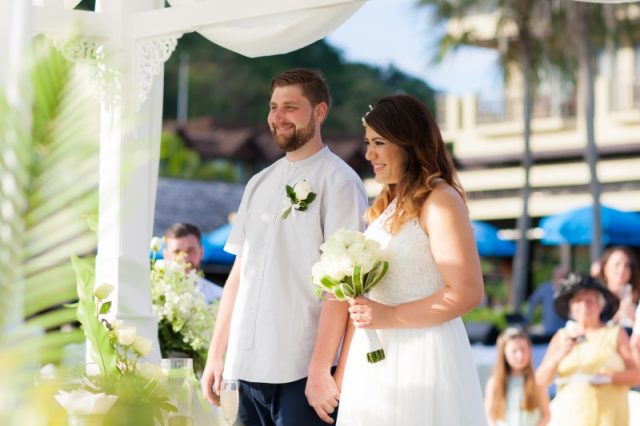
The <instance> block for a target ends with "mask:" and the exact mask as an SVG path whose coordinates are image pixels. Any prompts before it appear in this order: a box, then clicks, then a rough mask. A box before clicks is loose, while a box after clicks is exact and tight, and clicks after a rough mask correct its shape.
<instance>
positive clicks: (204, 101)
mask: <svg viewBox="0 0 640 426" xmlns="http://www.w3.org/2000/svg"><path fill="white" fill-rule="evenodd" d="M184 53H187V54H188V55H189V58H190V63H189V115H190V116H191V117H197V116H204V115H208V116H213V117H215V118H216V119H217V120H219V121H222V122H233V123H238V122H239V123H243V124H247V125H260V126H264V125H265V122H266V116H267V111H268V110H267V107H268V102H269V97H270V85H271V78H273V77H274V76H275V75H277V74H279V73H280V72H283V71H285V70H287V69H289V68H294V67H307V68H314V69H319V70H321V71H322V72H323V74H324V75H325V77H326V79H327V81H328V83H329V85H330V87H331V93H332V96H333V106H332V112H331V113H330V114H329V118H328V119H327V122H326V124H325V129H326V132H327V133H345V132H347V133H351V134H357V135H359V134H360V133H361V132H362V124H361V121H360V117H362V115H363V114H364V113H365V112H366V110H367V105H368V104H372V103H374V102H375V101H376V100H377V99H378V98H380V97H382V96H386V95H391V94H394V93H398V92H407V93H410V94H412V95H414V96H417V97H418V98H420V99H421V100H422V101H424V102H425V103H426V104H427V105H428V106H429V107H430V108H431V109H432V110H433V107H434V100H433V90H432V89H431V88H430V87H429V86H428V85H427V84H426V83H424V82H423V81H421V80H419V79H417V78H413V77H410V76H408V75H406V74H404V73H403V72H401V71H399V70H398V69H396V68H394V67H393V66H391V67H389V68H387V69H382V68H378V67H373V66H369V65H365V64H359V63H348V62H346V61H345V60H344V59H343V58H342V54H341V52H339V51H338V50H337V49H335V48H334V47H332V46H331V45H329V44H327V43H326V42H325V41H318V42H316V43H314V44H312V45H310V46H307V47H304V48H302V49H299V50H297V51H295V52H291V53H287V54H284V55H276V56H270V57H263V58H253V59H250V58H246V57H244V56H241V55H238V54H236V53H233V52H231V51H229V50H226V49H224V48H222V47H220V46H217V45H215V44H213V43H211V42H209V41H208V40H206V39H204V38H203V37H202V36H200V35H198V34H195V33H193V34H186V35H184V36H183V37H182V38H181V39H180V43H179V44H178V47H177V48H176V51H175V52H174V54H173V55H172V56H171V58H170V59H169V60H168V61H167V63H166V66H165V95H164V109H163V110H164V114H165V119H172V118H174V117H175V116H176V105H177V90H178V89H177V84H178V67H179V62H180V57H181V55H182V54H184Z"/></svg>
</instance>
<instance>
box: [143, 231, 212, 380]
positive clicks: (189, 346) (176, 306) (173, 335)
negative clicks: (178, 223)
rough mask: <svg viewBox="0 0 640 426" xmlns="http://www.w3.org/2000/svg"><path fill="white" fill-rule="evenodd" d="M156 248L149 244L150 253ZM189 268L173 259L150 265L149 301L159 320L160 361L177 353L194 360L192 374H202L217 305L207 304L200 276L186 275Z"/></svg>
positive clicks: (190, 273)
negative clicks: (199, 288) (201, 289)
mask: <svg viewBox="0 0 640 426" xmlns="http://www.w3.org/2000/svg"><path fill="white" fill-rule="evenodd" d="M154 247H158V245H157V243H156V242H155V241H154V242H152V251H153V252H154V253H155V252H156V251H157V249H156V250H153V249H154ZM188 269H189V268H188V265H187V264H186V263H184V262H183V261H181V260H180V259H176V260H175V261H173V262H171V263H170V264H168V263H166V262H164V261H163V260H156V259H155V256H154V258H153V260H152V262H151V298H152V303H153V312H154V313H155V314H156V315H157V316H158V337H159V340H160V350H161V352H162V356H163V357H167V354H169V353H171V352H179V353H184V354H186V355H188V356H189V357H190V358H193V364H194V370H195V371H202V370H203V369H204V365H205V363H206V361H207V350H208V349H209V341H210V339H211V336H212V334H213V326H214V324H215V319H216V315H217V313H218V303H217V302H216V301H214V302H213V303H211V304H207V302H206V300H205V298H204V295H203V294H202V293H200V291H199V290H198V288H197V286H196V283H197V282H198V280H199V279H200V275H199V274H198V273H197V272H196V271H194V270H190V271H188Z"/></svg>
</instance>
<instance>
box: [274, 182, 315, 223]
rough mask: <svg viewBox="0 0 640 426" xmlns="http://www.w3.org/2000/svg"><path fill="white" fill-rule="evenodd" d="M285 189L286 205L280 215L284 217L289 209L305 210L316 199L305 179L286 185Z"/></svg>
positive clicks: (289, 211)
mask: <svg viewBox="0 0 640 426" xmlns="http://www.w3.org/2000/svg"><path fill="white" fill-rule="evenodd" d="M285 191H286V194H287V198H288V200H287V201H288V204H289V205H288V206H287V207H286V208H285V209H284V211H283V212H282V214H281V216H282V218H283V219H286V218H287V217H288V216H289V213H291V210H292V209H293V210H298V211H301V212H303V211H305V210H306V209H307V208H308V207H309V204H311V203H312V202H313V200H315V199H316V195H317V194H316V193H315V192H312V189H311V185H309V182H307V181H306V180H303V181H300V182H298V183H296V184H295V185H293V186H290V185H287V186H286V187H285Z"/></svg>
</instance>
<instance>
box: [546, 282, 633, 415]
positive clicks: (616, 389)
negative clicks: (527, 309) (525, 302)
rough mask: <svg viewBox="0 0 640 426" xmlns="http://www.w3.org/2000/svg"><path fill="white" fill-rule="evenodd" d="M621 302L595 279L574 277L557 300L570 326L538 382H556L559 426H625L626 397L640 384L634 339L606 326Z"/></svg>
mask: <svg viewBox="0 0 640 426" xmlns="http://www.w3.org/2000/svg"><path fill="white" fill-rule="evenodd" d="M619 304H620V301H619V299H618V298H617V297H616V296H615V295H614V294H613V293H611V291H609V290H608V289H607V288H606V287H605V286H604V285H602V284H601V283H600V282H599V281H597V280H596V279H594V278H592V277H582V276H579V275H570V276H569V278H567V279H566V280H564V281H563V282H562V283H561V286H560V289H559V290H558V293H557V294H556V297H555V308H556V311H557V312H558V314H560V316H562V317H563V318H565V319H568V320H570V321H568V322H567V326H566V327H564V328H562V329H560V330H558V332H557V333H556V334H555V335H554V336H553V338H552V339H551V342H550V343H549V348H548V349H547V353H546V354H545V357H544V359H543V360H542V364H540V367H539V368H538V370H537V371H536V381H537V382H538V383H540V384H541V385H542V386H549V385H550V384H551V382H552V380H553V379H554V378H555V377H556V376H557V379H556V383H557V385H558V391H557V394H556V397H555V399H554V401H553V403H552V411H551V419H552V424H554V425H575V426H591V425H593V426H618V425H622V426H626V425H627V424H628V422H629V420H628V418H629V407H628V402H627V392H628V390H629V387H630V386H635V385H637V384H640V370H639V369H638V367H637V366H636V365H635V363H634V361H633V359H632V356H631V349H630V346H629V338H628V336H627V334H626V333H625V331H624V330H623V329H621V328H620V327H619V326H608V325H607V324H606V322H607V321H608V320H609V319H611V317H612V316H613V315H614V314H615V312H616V311H617V310H618V306H619Z"/></svg>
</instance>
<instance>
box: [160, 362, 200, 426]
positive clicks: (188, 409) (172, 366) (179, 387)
mask: <svg viewBox="0 0 640 426" xmlns="http://www.w3.org/2000/svg"><path fill="white" fill-rule="evenodd" d="M160 369H162V371H163V372H164V374H165V376H166V381H167V382H166V383H167V384H166V386H167V389H168V391H169V398H170V401H169V402H170V403H171V405H173V406H174V407H176V411H174V412H170V413H169V414H168V419H167V425H168V426H193V377H194V375H193V360H192V359H191V358H165V359H162V360H161V361H160Z"/></svg>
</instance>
